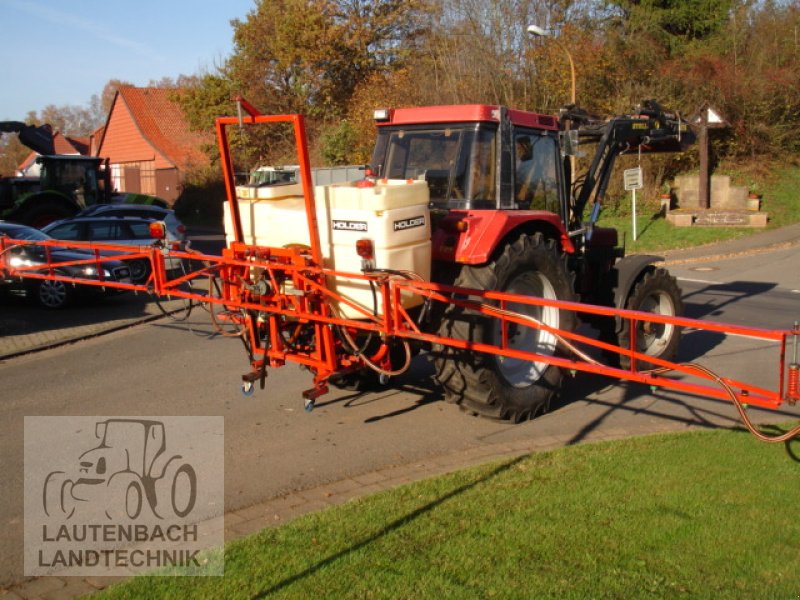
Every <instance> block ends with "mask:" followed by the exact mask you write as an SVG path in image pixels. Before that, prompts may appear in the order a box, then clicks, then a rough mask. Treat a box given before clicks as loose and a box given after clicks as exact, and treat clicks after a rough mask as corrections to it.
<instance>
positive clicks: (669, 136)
mask: <svg viewBox="0 0 800 600" xmlns="http://www.w3.org/2000/svg"><path fill="white" fill-rule="evenodd" d="M561 118H562V120H570V121H572V122H573V123H577V124H578V128H577V129H578V137H579V138H581V139H582V140H585V141H589V142H597V149H596V150H595V154H594V158H593V159H592V164H591V166H590V167H589V170H588V171H587V173H586V175H585V176H584V180H583V182H582V184H581V187H580V189H579V191H578V193H577V196H576V199H575V208H574V218H575V219H576V220H577V221H580V220H581V219H582V218H583V211H584V209H585V208H586V205H587V204H588V203H589V199H590V198H591V197H592V195H594V205H595V208H594V209H593V211H592V216H591V218H590V222H592V223H593V222H594V221H596V220H597V217H598V216H599V215H598V212H599V207H600V206H601V205H602V201H603V198H604V197H605V192H606V189H607V188H608V182H609V180H610V178H611V171H612V169H613V168H614V164H615V162H616V159H617V157H618V156H619V155H621V154H623V153H625V152H634V151H638V152H641V153H643V154H653V153H656V152H682V151H684V150H685V149H686V148H687V147H688V146H689V145H690V144H692V143H694V141H695V136H694V134H693V133H692V132H691V130H690V129H689V127H688V123H687V122H686V121H685V120H684V119H682V118H681V116H680V114H679V113H673V112H668V111H666V110H664V109H663V108H662V107H661V106H660V105H659V104H658V103H657V102H655V101H654V100H647V101H645V102H643V103H642V105H640V106H638V107H637V108H636V111H635V114H632V115H620V116H616V117H613V118H611V119H609V120H605V121H603V120H600V119H597V118H595V117H591V116H589V115H588V114H587V113H585V112H583V111H581V110H579V109H573V110H570V111H568V112H565V113H564V114H563V115H562V117H561Z"/></svg>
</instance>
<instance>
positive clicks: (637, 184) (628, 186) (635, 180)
mask: <svg viewBox="0 0 800 600" xmlns="http://www.w3.org/2000/svg"><path fill="white" fill-rule="evenodd" d="M622 177H623V181H625V191H626V192H630V191H631V190H640V189H642V187H644V185H643V183H642V167H636V168H635V169H625V171H624V172H623V174H622Z"/></svg>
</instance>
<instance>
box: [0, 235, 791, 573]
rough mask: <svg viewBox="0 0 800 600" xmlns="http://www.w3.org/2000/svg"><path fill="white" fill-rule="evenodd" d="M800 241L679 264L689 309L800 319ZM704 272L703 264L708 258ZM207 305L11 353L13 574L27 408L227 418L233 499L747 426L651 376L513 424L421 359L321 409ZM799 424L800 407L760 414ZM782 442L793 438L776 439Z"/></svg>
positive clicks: (238, 502) (702, 337)
mask: <svg viewBox="0 0 800 600" xmlns="http://www.w3.org/2000/svg"><path fill="white" fill-rule="evenodd" d="M798 260H800V249H798V248H793V249H789V250H783V251H779V252H773V253H769V254H762V255H759V256H757V257H751V258H739V259H736V260H734V261H719V262H716V263H692V264H687V265H678V266H676V267H674V268H671V270H672V271H673V272H674V273H675V274H676V275H677V276H678V277H679V278H680V280H681V281H680V283H681V285H682V287H683V289H684V297H685V302H686V309H687V315H688V316H693V317H701V318H704V319H709V320H718V321H725V322H731V323H737V324H747V325H754V326H760V327H766V328H778V327H790V326H791V325H792V323H793V322H794V321H795V320H797V319H800V310H798V309H800V291H798V290H800V269H797V268H796V265H797V264H798ZM698 269H701V270H698ZM204 317H205V313H203V311H200V310H198V311H196V312H195V314H194V315H193V318H192V320H191V321H190V322H189V323H188V324H176V323H172V322H169V321H167V320H159V321H156V322H151V323H147V324H144V325H140V326H137V327H134V328H131V329H127V330H123V331H118V332H115V333H112V334H109V335H106V336H102V337H99V338H95V339H90V340H86V341H82V342H79V343H76V344H73V345H70V346H65V347H61V348H57V349H53V350H49V351H46V352H42V353H37V354H32V355H28V356H22V357H18V358H14V359H10V360H7V361H5V362H3V363H2V364H0V382H1V383H0V389H1V390H2V391H1V392H0V399H1V400H0V401H1V402H2V404H3V414H4V421H5V423H6V425H5V427H4V433H3V435H2V436H0V456H2V459H1V462H0V468H2V473H0V475H1V477H0V480H1V481H2V482H3V483H2V485H1V486H0V526H2V529H3V531H4V535H3V536H2V541H1V542H0V585H2V584H3V583H9V582H11V581H15V580H18V579H21V578H22V544H23V542H22V527H23V494H22V489H23V486H22V482H23V477H24V470H23V420H24V417H25V416H26V415H52V416H55V415H90V416H126V415H136V416H158V415H165V416H166V415H222V416H224V417H225V504H226V505H225V509H226V510H228V511H230V510H235V509H238V508H242V507H245V506H248V505H251V504H253V503H256V502H258V501H261V500H264V499H267V498H270V497H274V496H278V495H281V494H283V493H286V492H289V491H293V490H298V489H304V488H309V487H313V486H316V485H319V484H322V483H326V482H329V481H336V480H339V479H342V478H344V477H348V476H354V475H359V474H363V473H367V472H371V471H373V470H376V469H380V468H383V467H386V466H390V465H395V464H407V463H413V462H415V461H420V460H424V459H426V458H430V457H434V456H438V455H442V454H451V453H457V452H459V451H463V450H465V449H469V448H473V447H476V446H481V445H486V444H495V443H502V442H508V443H513V442H514V441H516V440H521V439H529V438H531V437H534V436H553V435H568V436H569V441H570V442H571V443H578V442H580V441H581V440H583V439H585V438H586V436H587V435H588V434H589V433H590V432H592V431H597V430H601V429H608V430H615V431H626V432H630V433H631V434H637V433H642V434H643V433H647V432H649V431H654V430H656V429H663V427H664V424H665V423H666V424H669V425H670V427H672V428H674V429H675V430H680V429H684V428H686V427H690V426H724V427H732V426H736V425H737V418H736V413H735V410H734V409H733V407H732V406H731V405H730V404H729V403H728V402H725V401H715V400H704V399H699V398H695V397H690V396H686V395H682V394H678V393H674V392H668V391H664V390H657V391H656V392H655V393H653V392H651V390H650V389H649V388H648V387H646V386H641V385H636V384H626V383H620V382H615V381H610V380H606V379H602V378H599V377H593V376H579V377H578V378H577V379H575V380H571V381H569V382H568V385H567V387H566V389H565V391H564V394H563V396H564V397H563V399H562V400H561V402H560V403H559V404H558V406H556V407H554V408H553V410H552V411H551V413H549V414H548V415H545V416H544V417H542V418H539V419H537V420H535V421H533V422H530V423H525V424H521V425H508V424H503V423H495V422H490V421H487V420H482V419H477V418H473V417H469V416H467V415H465V414H463V413H461V412H460V411H459V410H458V408H457V407H455V406H451V405H448V404H445V403H443V402H441V401H440V396H439V393H438V391H437V389H436V387H435V386H434V384H433V382H432V380H431V375H432V368H431V365H430V363H429V362H427V361H426V360H425V357H420V358H418V359H417V360H416V361H415V363H414V365H413V369H412V371H411V372H409V373H407V374H405V375H404V376H402V377H399V378H397V379H395V380H393V381H392V382H391V385H389V386H388V387H386V388H385V389H382V390H380V391H378V392H374V393H367V394H358V393H351V392H343V391H334V392H332V393H331V394H330V395H328V396H325V397H323V398H321V399H320V401H319V402H318V405H317V409H316V410H315V411H314V412H313V413H306V412H304V410H303V401H302V397H301V392H302V390H304V389H307V388H309V387H311V376H310V375H309V374H308V373H306V372H304V371H302V370H300V369H299V368H298V367H296V366H294V365H289V366H287V367H284V368H281V369H274V370H270V371H269V377H268V379H267V385H266V389H265V390H263V391H260V390H257V391H256V394H255V395H254V396H253V397H252V398H244V397H243V396H242V395H241V393H240V389H239V387H240V385H239V379H240V375H241V374H242V373H244V372H245V371H247V370H248V361H247V358H246V356H245V354H244V351H243V349H242V345H241V343H240V342H239V341H238V340H235V339H229V338H221V337H219V336H214V335H213V332H212V329H211V327H210V326H209V324H208V322H207V320H206V319H205V318H204ZM681 359H683V360H687V361H688V360H692V361H697V362H701V363H702V364H705V365H707V366H708V367H710V368H712V369H714V370H716V371H718V372H719V373H720V374H723V375H727V376H732V377H736V378H737V379H741V380H744V381H747V382H749V383H754V384H758V385H764V386H765V387H770V388H774V387H775V386H776V379H777V369H778V364H777V353H776V352H775V351H774V350H770V349H765V348H764V347H763V344H762V343H758V342H754V341H753V340H750V339H744V338H735V337H734V338H727V339H723V338H722V337H721V336H720V335H717V334H713V333H702V332H696V331H688V332H686V334H685V342H684V344H683V346H682V355H681ZM754 413H755V415H756V417H757V420H760V421H762V422H766V421H767V420H771V421H786V420H788V419H790V418H797V416H798V415H799V414H800V411H798V410H797V409H794V408H789V407H787V408H786V409H785V410H781V411H778V412H776V413H773V412H766V411H754ZM776 451H782V450H781V449H776Z"/></svg>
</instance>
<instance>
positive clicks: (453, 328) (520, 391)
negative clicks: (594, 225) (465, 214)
mask: <svg viewBox="0 0 800 600" xmlns="http://www.w3.org/2000/svg"><path fill="white" fill-rule="evenodd" d="M454 285H455V286H457V287H465V288H473V289H483V290H497V291H503V292H509V293H513V294H522V295H526V296H537V297H541V298H546V299H549V300H566V301H575V300H576V297H575V293H574V291H573V285H572V276H571V275H570V273H569V271H568V269H567V266H566V261H565V257H564V255H562V254H561V252H560V251H559V249H558V248H557V246H556V243H555V242H554V241H553V240H551V239H546V238H545V237H544V236H543V235H542V234H540V233H537V234H535V235H532V236H529V235H523V236H521V237H520V238H519V239H517V241H515V242H514V243H513V244H509V245H507V246H506V247H505V248H504V249H503V251H502V253H501V254H500V255H499V256H498V257H497V259H496V260H494V261H492V262H490V263H488V264H486V265H483V266H480V267H473V266H465V267H463V268H462V270H461V272H460V274H459V276H458V278H457V279H456V281H455V284H454ZM473 299H475V300H477V298H473ZM506 309H507V310H510V311H513V312H518V313H522V314H525V315H528V316H530V317H532V318H534V319H536V320H537V321H540V322H542V323H544V324H546V325H548V326H549V327H552V328H554V329H560V330H567V331H571V330H573V329H574V328H575V326H576V317H575V313H573V312H571V311H566V310H559V309H557V308H553V307H545V306H531V305H528V304H513V303H512V304H508V305H507V306H506ZM507 327H508V331H507V336H508V346H509V347H510V348H516V349H520V350H528V351H533V352H536V353H538V354H542V355H545V356H552V355H555V354H556V353H557V352H558V348H557V345H558V343H557V339H556V336H555V335H553V334H551V333H548V332H545V331H543V330H539V329H534V328H528V327H517V326H514V325H510V326H507ZM439 335H441V336H442V337H450V338H455V339H461V340H468V341H471V342H475V343H485V344H492V345H496V346H499V345H500V343H501V339H502V335H503V332H502V331H501V327H500V323H499V322H498V321H497V320H496V319H492V318H489V317H485V316H482V315H480V314H478V313H476V312H474V311H469V310H465V309H462V308H459V307H457V306H451V307H449V308H448V309H447V310H446V311H445V314H444V318H443V320H442V324H441V326H440V328H439ZM434 355H435V357H436V358H435V365H436V378H437V379H438V381H439V383H440V384H441V385H442V386H443V387H444V395H445V400H447V401H448V402H453V403H456V404H458V405H460V406H461V408H463V409H464V410H466V411H468V412H472V413H475V414H478V415H481V416H485V417H489V418H494V419H501V420H511V421H514V422H519V421H524V420H527V419H532V418H534V417H536V416H537V415H539V414H542V413H544V412H546V411H547V409H548V408H549V406H550V403H551V401H552V400H553V399H554V398H555V397H556V396H557V395H558V394H559V392H560V390H561V380H562V373H561V370H560V369H559V368H558V367H555V366H553V365H550V364H547V363H546V362H531V361H526V360H519V359H515V358H508V357H499V356H493V355H487V354H480V353H476V352H474V351H470V350H460V349H456V348H451V347H448V346H443V345H437V346H436V347H435V348H434Z"/></svg>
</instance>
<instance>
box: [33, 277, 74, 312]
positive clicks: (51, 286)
mask: <svg viewBox="0 0 800 600" xmlns="http://www.w3.org/2000/svg"><path fill="white" fill-rule="evenodd" d="M39 300H40V301H41V303H42V304H43V305H44V306H46V307H48V308H58V307H60V306H63V305H64V303H65V302H66V301H67V286H66V284H65V283H64V282H63V281H48V280H43V281H42V282H41V283H40V284H39Z"/></svg>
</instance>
